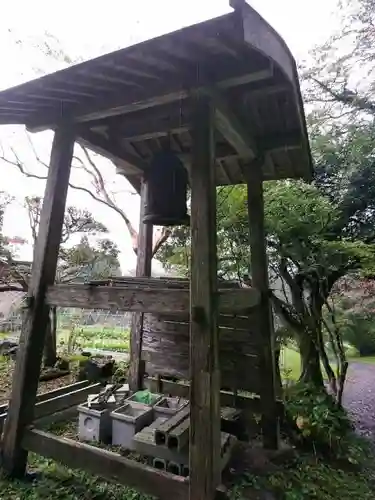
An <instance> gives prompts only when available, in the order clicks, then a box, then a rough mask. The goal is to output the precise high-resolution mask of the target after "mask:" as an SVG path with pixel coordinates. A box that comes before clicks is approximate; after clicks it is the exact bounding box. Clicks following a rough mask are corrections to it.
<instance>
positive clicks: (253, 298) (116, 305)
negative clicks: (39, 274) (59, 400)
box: [47, 257, 260, 314]
mask: <svg viewBox="0 0 375 500" xmlns="http://www.w3.org/2000/svg"><path fill="white" fill-rule="evenodd" d="M211 258H212V257H211ZM218 299H219V300H218V302H219V308H220V311H221V313H222V314H233V313H238V314H246V313H247V312H249V311H251V309H253V308H254V307H256V306H257V304H258V303H259V300H260V294H259V292H258V291H257V290H255V289H239V290H220V291H219V297H218ZM47 303H48V304H49V305H56V306H58V307H79V308H82V309H106V310H113V311H131V312H149V313H154V314H163V313H167V314H181V313H184V312H186V310H188V309H189V303H190V300H189V291H188V290H183V289H173V288H156V287H155V288H151V287H145V286H141V285H139V286H138V285H137V286H124V285H122V286H117V285H116V286H96V285H55V286H50V287H49V288H48V291H47Z"/></svg>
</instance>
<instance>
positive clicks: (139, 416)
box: [111, 402, 153, 450]
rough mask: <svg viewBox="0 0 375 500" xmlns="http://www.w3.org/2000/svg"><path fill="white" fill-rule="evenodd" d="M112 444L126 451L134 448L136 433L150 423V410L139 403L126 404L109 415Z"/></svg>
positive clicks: (151, 414)
mask: <svg viewBox="0 0 375 500" xmlns="http://www.w3.org/2000/svg"><path fill="white" fill-rule="evenodd" d="M111 418H112V444H113V445H115V446H122V447H123V448H126V449H128V450H132V449H133V448H134V444H133V438H134V436H135V434H137V432H139V431H140V430H142V429H143V428H144V427H147V426H148V425H150V424H151V423H152V419H153V413H152V408H151V407H149V406H146V405H141V404H139V403H129V402H128V403H126V404H125V405H124V406H121V407H120V408H118V409H117V410H115V411H113V412H112V413H111Z"/></svg>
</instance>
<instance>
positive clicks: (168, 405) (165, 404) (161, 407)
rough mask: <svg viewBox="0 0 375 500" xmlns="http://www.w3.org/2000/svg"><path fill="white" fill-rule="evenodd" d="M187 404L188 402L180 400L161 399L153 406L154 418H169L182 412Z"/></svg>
mask: <svg viewBox="0 0 375 500" xmlns="http://www.w3.org/2000/svg"><path fill="white" fill-rule="evenodd" d="M188 403H189V401H187V400H186V399H181V398H168V397H164V398H161V399H160V400H159V401H158V402H157V403H155V405H154V417H155V419H156V418H159V417H171V416H172V415H175V414H176V413H177V412H179V411H180V410H182V408H184V406H186V405H187V404H188Z"/></svg>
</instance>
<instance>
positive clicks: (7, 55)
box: [0, 0, 337, 272]
mask: <svg viewBox="0 0 375 500" xmlns="http://www.w3.org/2000/svg"><path fill="white" fill-rule="evenodd" d="M336 1H337V0H315V2H311V1H309V2H308V1H306V0H283V1H280V0H253V1H252V2H249V3H251V5H252V6H253V7H254V8H255V9H257V10H258V11H259V12H260V14H262V15H263V17H264V18H265V19H266V20H267V21H268V22H269V23H270V24H271V25H272V26H273V27H274V28H275V29H276V30H277V31H278V32H279V33H280V34H281V36H282V37H283V38H284V40H285V41H286V42H287V44H288V45H289V47H290V49H291V51H292V53H293V54H294V56H295V57H296V58H297V59H302V58H304V57H305V56H306V55H307V52H308V51H309V49H311V48H312V47H313V46H314V45H315V44H318V43H320V42H322V41H324V40H325V39H326V38H327V37H328V36H329V35H330V33H331V32H332V30H333V29H335V27H336V26H337V19H336V17H337V13H336V12H335V7H336ZM6 3H7V5H6V9H5V8H3V9H2V14H1V19H0V46H1V51H0V65H1V74H0V88H2V89H4V88H7V87H10V86H13V85H16V84H17V83H21V82H23V81H26V80H28V79H31V78H33V77H35V76H38V75H40V74H41V73H44V72H46V73H48V72H53V71H55V70H56V69H57V68H58V67H59V65H60V63H58V62H56V61H55V60H54V59H53V58H52V57H49V56H48V55H46V54H45V53H44V52H43V50H42V49H41V44H42V42H43V39H44V36H45V35H44V34H45V32H46V31H47V32H49V33H51V35H53V36H54V37H56V38H57V39H58V40H59V41H60V42H61V47H62V49H63V50H64V51H65V52H66V53H67V54H68V55H70V56H71V57H72V58H77V57H83V58H84V59H89V58H91V57H95V56H97V55H100V54H103V53H105V52H109V51H111V50H113V49H117V48H120V47H126V46H128V45H130V44H134V43H137V42H140V41H142V40H145V39H148V38H153V37H154V36H156V35H160V34H163V33H167V32H169V31H173V30H175V29H178V28H181V27H182V26H187V25H189V24H192V23H195V22H198V21H202V20H205V19H209V18H211V17H215V16H217V15H220V14H223V13H226V12H229V11H230V10H231V9H230V7H229V0H189V1H182V0H137V1H129V0H127V1H124V0H106V1H105V2H97V3H95V2H92V1H89V0H80V1H77V0H74V1H73V0H64V1H61V0H60V1H55V2H51V0H48V1H47V0H33V2H30V1H29V0H12V2H6ZM50 139H51V134H49V133H43V134H38V135H35V136H34V137H33V141H34V142H35V148H36V149H37V151H38V154H39V155H40V156H41V157H43V158H44V159H48V152H49V147H50ZM0 141H1V144H2V146H3V148H4V149H5V151H6V153H7V154H9V147H10V146H11V147H13V148H14V149H15V150H17V154H18V155H19V156H20V157H21V158H22V159H23V160H24V161H25V162H26V163H27V165H28V168H29V170H31V171H38V173H42V172H43V169H42V168H41V167H38V166H37V165H36V164H35V159H34V155H33V154H32V150H31V148H30V144H29V142H28V140H26V137H25V134H24V132H23V131H22V130H20V129H19V128H17V127H16V128H9V127H4V126H3V127H0ZM0 162H1V160H0ZM102 165H103V168H104V171H105V174H106V178H107V180H108V183H109V184H110V186H111V188H112V189H113V190H114V191H115V192H116V197H117V199H118V200H119V202H120V204H121V206H122V207H123V208H125V209H126V210H127V211H128V212H129V213H128V215H129V216H130V218H131V220H132V221H133V223H134V224H135V226H136V227H138V218H139V198H138V196H134V195H131V194H129V189H130V187H129V186H128V183H127V182H126V181H125V180H124V179H123V178H122V177H121V176H116V175H115V173H114V169H113V167H112V166H111V164H107V162H104V163H102ZM1 169H2V176H1V188H0V189H1V190H5V191H8V192H9V193H10V194H12V195H14V196H15V197H16V199H17V202H16V203H15V204H14V205H13V207H12V208H11V210H9V211H8V213H7V215H6V219H5V227H4V232H5V234H7V235H8V236H15V235H17V236H23V237H25V238H26V239H28V240H30V233H29V228H28V224H27V216H26V212H24V209H23V208H22V200H23V198H24V197H25V196H27V195H29V196H32V195H42V194H43V190H44V184H43V182H42V181H37V180H30V179H26V178H25V177H23V176H22V175H21V174H20V173H19V172H17V169H16V168H15V167H12V166H8V165H6V164H1ZM74 176H75V177H74V178H75V180H78V181H79V182H80V183H81V184H85V183H86V185H87V181H86V177H85V176H84V175H82V172H80V171H77V170H75V171H74ZM68 203H70V204H74V205H76V206H78V207H80V208H87V209H88V210H91V211H92V212H93V213H94V215H95V217H96V218H98V219H99V220H100V221H101V222H103V223H104V224H106V225H107V227H108V228H109V230H110V235H109V236H110V237H111V238H112V239H113V240H114V241H116V243H117V244H118V245H119V247H120V248H121V251H122V253H121V259H120V260H121V265H122V268H123V271H124V272H126V270H127V269H130V268H133V267H134V265H135V257H134V255H133V252H132V250H131V246H130V239H129V237H128V234H127V233H126V231H125V230H124V225H123V223H122V221H121V219H120V218H119V217H117V216H116V215H115V214H114V212H112V211H110V210H109V209H106V208H103V206H102V205H99V204H97V203H95V202H93V201H92V200H91V199H90V198H89V197H88V196H86V195H83V194H82V193H78V192H75V191H73V190H70V191H69V195H68ZM20 257H21V258H25V259H26V258H31V248H30V247H27V246H26V247H24V248H23V249H22V250H21V253H20Z"/></svg>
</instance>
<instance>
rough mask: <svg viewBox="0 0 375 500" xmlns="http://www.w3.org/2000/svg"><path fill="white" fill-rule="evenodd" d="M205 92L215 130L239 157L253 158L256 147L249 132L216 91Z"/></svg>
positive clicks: (255, 153) (255, 154)
mask: <svg viewBox="0 0 375 500" xmlns="http://www.w3.org/2000/svg"><path fill="white" fill-rule="evenodd" d="M207 92H208V94H209V96H210V97H211V100H212V103H213V105H214V107H215V124H216V128H217V129H218V130H219V132H220V133H221V134H222V135H223V137H225V139H226V140H227V141H228V142H229V144H230V145H231V146H232V147H233V148H234V149H235V150H236V151H237V153H238V154H239V155H240V156H241V157H243V158H248V159H253V158H255V157H256V156H257V145H256V142H255V140H254V137H253V136H252V134H251V132H250V131H249V130H246V127H245V126H244V125H243V124H242V123H241V122H240V120H239V119H238V117H237V116H236V114H235V113H234V112H233V110H232V109H231V106H230V105H229V104H228V102H227V101H226V99H225V97H224V96H223V95H221V94H220V92H218V91H217V90H216V89H209V90H208V91H207Z"/></svg>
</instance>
